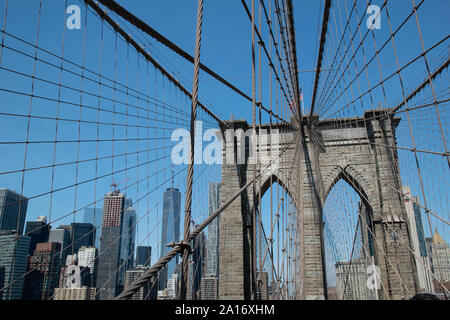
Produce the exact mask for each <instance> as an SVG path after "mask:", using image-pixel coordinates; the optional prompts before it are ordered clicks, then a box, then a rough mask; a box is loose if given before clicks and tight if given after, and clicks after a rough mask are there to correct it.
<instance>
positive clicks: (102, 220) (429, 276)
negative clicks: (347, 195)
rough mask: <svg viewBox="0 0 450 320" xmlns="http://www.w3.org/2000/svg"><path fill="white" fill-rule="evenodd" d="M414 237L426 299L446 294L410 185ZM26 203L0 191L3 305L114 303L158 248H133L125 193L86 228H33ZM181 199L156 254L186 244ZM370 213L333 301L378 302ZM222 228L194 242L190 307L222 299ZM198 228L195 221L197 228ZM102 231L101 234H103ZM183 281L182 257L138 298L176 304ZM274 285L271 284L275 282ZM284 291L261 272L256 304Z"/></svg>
mask: <svg viewBox="0 0 450 320" xmlns="http://www.w3.org/2000/svg"><path fill="white" fill-rule="evenodd" d="M403 195H404V201H405V209H406V217H405V218H406V219H407V222H408V230H409V236H410V240H411V245H412V251H414V259H415V265H416V268H417V282H418V285H419V290H420V291H422V292H431V293H435V292H439V288H440V287H441V286H442V285H445V286H448V283H449V281H450V247H449V245H448V243H446V242H445V241H444V240H443V238H442V237H441V236H440V234H439V233H438V231H437V230H435V232H434V233H433V234H432V235H431V237H429V238H426V237H425V230H424V226H423V222H422V210H421V206H420V202H419V199H418V198H417V197H414V196H411V189H410V188H409V187H407V186H405V187H403ZM221 201H222V200H221V184H220V183H210V184H209V215H212V214H213V213H214V212H215V211H216V210H217V209H218V208H219V207H220V205H221ZM27 208H28V199H27V198H26V197H25V196H23V195H20V194H18V193H16V192H14V191H11V190H8V189H0V299H2V300H18V299H29V300H50V299H53V300H97V299H100V300H112V299H114V298H115V297H117V296H118V295H119V294H120V293H121V292H122V291H123V290H124V289H126V288H128V287H129V286H130V285H131V284H132V283H133V282H134V281H135V280H136V279H138V278H139V277H140V276H141V275H142V274H143V273H145V272H146V271H147V270H149V268H151V266H152V262H153V263H154V261H152V247H151V246H143V245H137V244H136V225H137V215H136V210H135V208H134V207H133V202H132V199H130V198H127V197H126V195H125V194H123V193H120V191H118V190H114V191H112V192H108V193H107V194H106V195H105V197H104V202H103V208H102V209H98V208H87V209H85V212H84V219H83V222H75V221H74V222H72V223H71V224H68V225H60V226H58V227H57V228H52V226H51V224H50V223H51V221H47V218H46V217H45V216H38V218H37V220H36V221H26V219H25V218H26V213H27ZM180 214H181V193H180V191H179V190H178V189H176V188H173V187H172V188H168V189H167V190H166V191H165V192H164V199H163V216H162V225H161V238H160V241H161V242H160V251H159V257H158V258H162V257H163V256H164V255H166V254H167V253H168V252H169V250H170V248H169V247H168V246H166V245H167V244H170V243H176V242H179V241H180V240H181V239H180V236H181V235H180ZM370 216H371V213H370V208H368V206H367V205H366V204H364V203H360V206H359V219H360V221H359V223H358V225H359V229H358V237H359V240H360V241H359V242H360V246H359V247H356V250H355V256H354V257H353V259H351V261H337V262H336V264H335V268H336V286H335V287H330V288H328V295H329V298H332V299H352V300H353V299H363V300H367V299H376V295H377V293H376V290H372V289H370V288H368V286H367V279H368V276H370V274H368V272H367V270H368V269H367V267H368V266H371V265H373V264H374V259H373V251H374V250H373V246H374V243H373V242H374V239H373V237H372V234H371V232H370V229H368V228H365V227H362V226H367V223H368V222H369V220H370ZM219 224H220V216H219V217H217V218H216V219H214V220H213V221H212V222H211V224H210V225H209V226H208V229H207V234H206V231H205V232H203V233H201V234H200V235H199V236H198V237H196V238H195V239H193V240H192V241H191V243H190V247H191V249H192V254H191V255H190V256H189V265H188V266H189V267H188V274H187V279H188V283H187V296H186V298H187V299H188V300H197V299H201V300H217V299H218V298H219V295H218V293H219V292H218V289H219V281H220V279H219V269H220V265H219ZM194 225H195V223H194V222H193V221H192V226H194ZM98 233H100V235H98ZM181 281H182V275H181V262H180V257H179V256H177V257H175V258H174V259H172V260H171V261H170V262H169V263H168V264H167V266H166V267H165V268H163V269H162V270H161V271H160V272H159V273H158V274H157V275H156V276H155V277H153V278H151V279H150V280H149V281H148V282H147V283H146V284H145V285H144V286H143V287H142V288H140V289H139V291H138V292H137V293H135V294H134V295H133V297H132V298H131V299H133V300H155V299H161V300H166V299H179V298H180V297H179V292H180V283H181ZM270 281H272V282H270ZM286 290H287V288H286V287H283V286H281V287H280V284H279V283H277V282H273V279H271V277H270V278H269V274H268V273H267V272H266V271H265V270H261V272H259V271H258V274H257V290H256V294H257V296H258V299H261V300H273V299H280V298H282V297H283V296H285V293H286V292H285V291H286Z"/></svg>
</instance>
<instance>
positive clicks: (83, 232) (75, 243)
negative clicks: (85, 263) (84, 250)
mask: <svg viewBox="0 0 450 320" xmlns="http://www.w3.org/2000/svg"><path fill="white" fill-rule="evenodd" d="M59 228H63V229H66V230H68V231H69V235H70V242H69V246H68V248H67V253H68V254H75V253H77V252H78V250H79V249H80V248H81V247H83V246H85V247H93V246H94V242H95V230H94V225H93V224H91V223H79V222H74V223H71V224H70V225H69V226H60V227H59Z"/></svg>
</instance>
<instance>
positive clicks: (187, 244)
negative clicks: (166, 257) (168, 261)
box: [166, 241, 194, 254]
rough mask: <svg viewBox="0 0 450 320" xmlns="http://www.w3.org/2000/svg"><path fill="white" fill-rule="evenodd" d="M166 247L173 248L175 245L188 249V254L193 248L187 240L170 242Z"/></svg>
mask: <svg viewBox="0 0 450 320" xmlns="http://www.w3.org/2000/svg"><path fill="white" fill-rule="evenodd" d="M166 247H170V248H175V247H181V248H182V249H183V251H184V250H188V252H189V253H190V254H192V253H193V252H194V250H193V249H192V248H191V246H190V245H189V243H188V242H185V241H180V242H171V243H168V244H166Z"/></svg>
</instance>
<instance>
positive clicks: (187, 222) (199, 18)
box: [180, 0, 203, 300]
mask: <svg viewBox="0 0 450 320" xmlns="http://www.w3.org/2000/svg"><path fill="white" fill-rule="evenodd" d="M202 21H203V0H198V9H197V28H196V35H195V60H194V84H193V89H192V109H191V128H190V134H191V149H190V155H189V156H190V161H189V164H188V171H187V182H186V184H187V185H186V202H185V210H184V242H185V244H189V227H190V222H191V205H192V181H193V178H194V149H195V119H196V118H197V100H198V81H199V72H200V68H199V64H200V48H201V42H202ZM188 259H189V248H188V247H187V246H185V247H184V250H183V260H182V265H181V278H182V281H181V287H180V299H181V300H185V299H186V286H187V282H188V267H189V262H188Z"/></svg>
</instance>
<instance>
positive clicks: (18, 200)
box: [0, 188, 28, 235]
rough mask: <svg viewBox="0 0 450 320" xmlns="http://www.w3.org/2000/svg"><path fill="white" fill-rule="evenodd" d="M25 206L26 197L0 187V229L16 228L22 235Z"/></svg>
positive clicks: (26, 202)
mask: <svg viewBox="0 0 450 320" xmlns="http://www.w3.org/2000/svg"><path fill="white" fill-rule="evenodd" d="M27 206H28V198H26V197H24V196H22V195H20V194H18V193H16V192H14V191H11V190H9V189H5V188H2V189H0V230H16V231H17V233H18V234H19V235H22V234H23V227H24V225H25V217H26V215H27Z"/></svg>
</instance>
